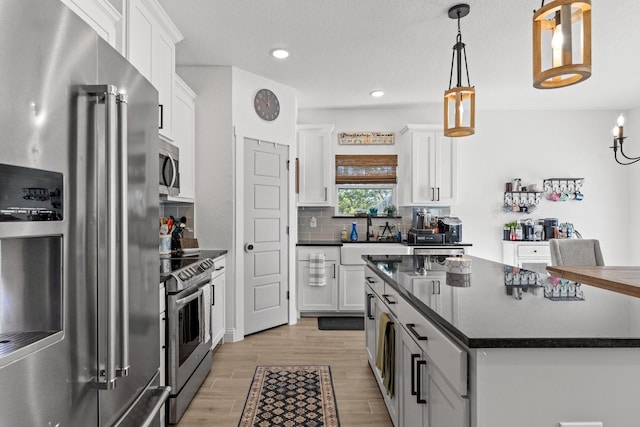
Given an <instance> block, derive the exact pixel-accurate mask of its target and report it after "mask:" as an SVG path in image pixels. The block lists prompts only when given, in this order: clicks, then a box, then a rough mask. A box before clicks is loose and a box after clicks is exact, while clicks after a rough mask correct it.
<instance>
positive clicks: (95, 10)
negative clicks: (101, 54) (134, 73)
mask: <svg viewBox="0 0 640 427" xmlns="http://www.w3.org/2000/svg"><path fill="white" fill-rule="evenodd" d="M62 3H64V4H65V5H67V7H68V8H69V9H71V10H73V11H74V12H75V13H76V15H78V16H79V17H80V18H82V19H83V20H84V21H85V22H86V23H87V24H89V25H90V26H91V28H93V29H94V30H95V32H96V33H98V35H99V36H100V37H102V38H103V39H104V40H106V41H107V42H108V43H109V44H110V45H111V46H113V47H114V48H115V49H117V50H118V51H119V52H120V53H122V51H121V48H122V46H120V45H119V42H118V40H117V39H118V30H117V28H116V27H117V26H118V24H119V23H120V21H121V20H122V16H120V13H119V12H118V11H117V10H116V9H115V8H114V7H113V6H112V5H111V3H109V2H108V1H107V0H62Z"/></svg>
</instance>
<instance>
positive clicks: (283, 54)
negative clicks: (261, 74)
mask: <svg viewBox="0 0 640 427" xmlns="http://www.w3.org/2000/svg"><path fill="white" fill-rule="evenodd" d="M289 55H291V52H289V51H288V50H287V49H283V48H277V49H272V50H271V56H273V57H274V58H276V59H286V58H288V57H289Z"/></svg>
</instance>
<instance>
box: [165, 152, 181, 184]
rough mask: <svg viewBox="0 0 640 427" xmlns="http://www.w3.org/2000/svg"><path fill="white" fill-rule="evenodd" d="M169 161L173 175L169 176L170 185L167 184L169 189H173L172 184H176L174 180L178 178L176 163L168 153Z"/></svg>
mask: <svg viewBox="0 0 640 427" xmlns="http://www.w3.org/2000/svg"><path fill="white" fill-rule="evenodd" d="M167 156H169V160H171V169H172V170H173V174H172V175H171V184H169V188H173V184H175V183H176V178H177V177H178V171H177V170H176V169H177V168H176V161H175V160H174V159H173V157H171V154H170V153H168V154H167Z"/></svg>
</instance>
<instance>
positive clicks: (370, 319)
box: [364, 283, 401, 426]
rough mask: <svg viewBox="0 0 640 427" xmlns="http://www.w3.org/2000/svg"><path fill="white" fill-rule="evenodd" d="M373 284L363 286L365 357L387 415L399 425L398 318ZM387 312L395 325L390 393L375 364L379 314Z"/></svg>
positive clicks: (378, 335)
mask: <svg viewBox="0 0 640 427" xmlns="http://www.w3.org/2000/svg"><path fill="white" fill-rule="evenodd" d="M374 289H375V286H374V284H372V283H369V284H368V285H366V286H365V292H364V297H365V301H366V305H367V307H366V313H365V314H366V317H365V337H366V348H367V358H368V360H369V366H370V367H371V370H372V371H373V374H374V377H375V379H376V382H377V383H378V387H379V388H380V391H381V392H382V397H383V398H384V403H385V406H386V407H387V411H388V412H389V417H390V418H391V421H392V422H393V425H394V426H399V425H401V424H399V416H398V408H399V407H400V398H399V396H400V390H399V387H400V379H399V378H400V375H399V374H400V373H401V371H400V372H399V371H398V370H399V369H400V352H399V350H398V343H399V342H400V335H399V332H400V331H399V330H398V329H397V325H398V319H397V318H396V317H395V316H394V314H393V312H392V311H391V310H390V308H389V305H388V304H386V303H385V302H384V301H383V300H382V299H381V296H382V295H378V294H377V293H376V292H375V291H374ZM383 312H384V313H387V315H389V318H390V319H391V321H392V322H393V323H394V326H395V343H396V346H395V348H396V350H395V375H394V378H393V382H394V390H395V391H394V393H393V395H391V394H390V393H389V392H387V389H386V387H385V386H384V383H383V380H382V372H381V371H380V369H378V368H377V366H376V358H377V354H378V345H379V339H380V316H381V314H382V313H383Z"/></svg>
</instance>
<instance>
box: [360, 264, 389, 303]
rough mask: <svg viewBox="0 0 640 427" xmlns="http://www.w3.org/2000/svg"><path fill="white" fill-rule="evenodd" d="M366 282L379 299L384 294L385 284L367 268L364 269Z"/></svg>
mask: <svg viewBox="0 0 640 427" xmlns="http://www.w3.org/2000/svg"><path fill="white" fill-rule="evenodd" d="M364 281H365V283H366V284H367V285H369V287H370V288H371V290H372V291H373V292H375V293H376V294H377V295H378V296H379V297H381V295H382V294H383V293H384V282H383V281H382V279H380V278H379V277H378V276H376V275H375V274H373V272H371V270H370V269H369V268H368V267H367V268H365V269H364Z"/></svg>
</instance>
